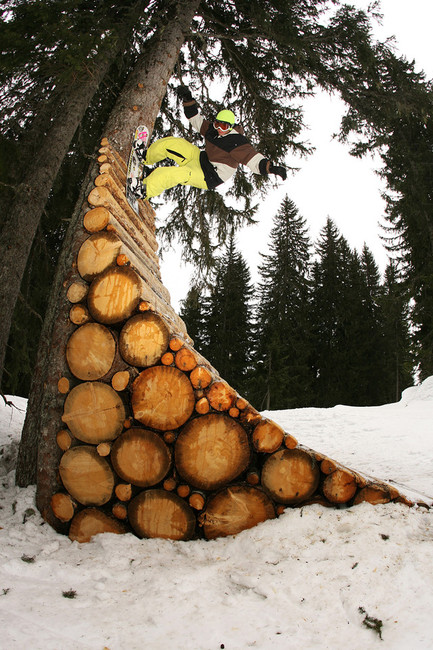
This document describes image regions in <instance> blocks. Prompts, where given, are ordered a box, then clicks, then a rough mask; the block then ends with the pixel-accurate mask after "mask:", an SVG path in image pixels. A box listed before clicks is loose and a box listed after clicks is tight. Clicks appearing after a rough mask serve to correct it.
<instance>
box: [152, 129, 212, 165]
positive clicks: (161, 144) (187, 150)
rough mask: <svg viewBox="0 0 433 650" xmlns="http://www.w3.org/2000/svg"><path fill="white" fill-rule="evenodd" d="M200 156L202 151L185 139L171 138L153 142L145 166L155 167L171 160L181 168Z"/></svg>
mask: <svg viewBox="0 0 433 650" xmlns="http://www.w3.org/2000/svg"><path fill="white" fill-rule="evenodd" d="M198 155H200V150H199V148H198V147H196V146H195V145H194V144H191V142H188V140H185V139H184V138H175V137H173V136H169V137H167V138H161V139H160V140H156V141H155V142H153V143H152V144H151V145H150V147H149V148H148V150H147V153H146V158H145V160H144V164H145V165H154V164H155V163H158V162H160V161H161V160H165V159H166V158H170V160H174V162H175V163H176V164H178V165H179V166H183V165H186V164H188V162H190V161H191V160H194V159H196V158H197V156H198Z"/></svg>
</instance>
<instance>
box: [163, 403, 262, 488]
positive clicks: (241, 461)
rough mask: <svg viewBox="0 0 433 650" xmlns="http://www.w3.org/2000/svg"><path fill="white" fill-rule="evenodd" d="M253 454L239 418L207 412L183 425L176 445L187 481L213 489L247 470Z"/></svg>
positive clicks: (178, 463) (181, 470)
mask: <svg viewBox="0 0 433 650" xmlns="http://www.w3.org/2000/svg"><path fill="white" fill-rule="evenodd" d="M250 453H251V452H250V447H249V443H248V437H247V434H246V432H245V430H244V429H243V427H242V426H241V425H240V424H239V423H238V422H236V420H233V419H231V418H229V417H228V416H226V415H222V414H208V415H204V416H202V417H199V418H196V419H195V420H191V421H190V422H188V423H187V424H186V426H185V427H184V428H183V430H182V431H181V433H180V434H179V436H178V438H177V440H176V444H175V463H176V468H177V470H178V472H179V474H180V475H181V476H182V477H183V478H184V479H185V481H186V482H187V483H188V484H190V485H192V486H194V487H196V488H199V489H202V490H214V489H217V488H219V487H222V486H224V485H226V484H227V483H229V482H230V481H232V480H234V479H235V478H236V477H238V476H239V475H240V474H241V473H242V472H243V471H244V470H246V468H247V467H248V464H249V461H250Z"/></svg>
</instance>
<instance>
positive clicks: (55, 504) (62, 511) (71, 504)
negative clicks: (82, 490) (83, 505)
mask: <svg viewBox="0 0 433 650" xmlns="http://www.w3.org/2000/svg"><path fill="white" fill-rule="evenodd" d="M76 509H77V504H76V503H75V501H74V500H73V499H72V498H71V495H70V494H64V493H63V492H57V493H56V494H53V496H52V497H51V510H52V511H53V513H54V516H55V517H57V519H58V520H59V521H63V522H66V521H71V519H72V517H73V516H74V514H75V510H76Z"/></svg>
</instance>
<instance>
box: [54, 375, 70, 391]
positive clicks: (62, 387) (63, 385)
mask: <svg viewBox="0 0 433 650" xmlns="http://www.w3.org/2000/svg"><path fill="white" fill-rule="evenodd" d="M70 388H71V384H70V381H69V379H68V378H67V377H60V379H59V381H58V382H57V390H58V391H59V393H61V394H62V395H66V393H69V389H70Z"/></svg>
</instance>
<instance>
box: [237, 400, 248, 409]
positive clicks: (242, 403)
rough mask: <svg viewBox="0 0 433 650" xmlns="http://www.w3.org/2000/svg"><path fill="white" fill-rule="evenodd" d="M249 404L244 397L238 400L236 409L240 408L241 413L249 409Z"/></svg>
mask: <svg viewBox="0 0 433 650" xmlns="http://www.w3.org/2000/svg"><path fill="white" fill-rule="evenodd" d="M247 406H248V402H247V400H246V399H244V398H243V397H238V398H237V400H236V408H238V409H239V410H240V411H243V410H244V409H245V408H247Z"/></svg>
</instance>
